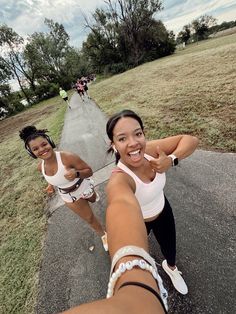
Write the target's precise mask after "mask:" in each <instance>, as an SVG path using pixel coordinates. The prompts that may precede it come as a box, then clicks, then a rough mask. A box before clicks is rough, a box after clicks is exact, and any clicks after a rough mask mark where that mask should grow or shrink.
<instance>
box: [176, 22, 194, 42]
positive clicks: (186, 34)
mask: <svg viewBox="0 0 236 314" xmlns="http://www.w3.org/2000/svg"><path fill="white" fill-rule="evenodd" d="M190 27H191V25H184V26H183V29H182V31H180V32H179V34H178V36H177V42H178V43H185V44H187V43H188V41H189V39H190V37H191V29H190Z"/></svg>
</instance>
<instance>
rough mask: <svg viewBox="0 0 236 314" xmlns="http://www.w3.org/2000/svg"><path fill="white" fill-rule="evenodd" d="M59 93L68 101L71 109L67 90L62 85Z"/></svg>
mask: <svg viewBox="0 0 236 314" xmlns="http://www.w3.org/2000/svg"><path fill="white" fill-rule="evenodd" d="M59 94H60V96H61V98H62V99H63V100H64V101H65V102H66V103H67V105H68V107H69V108H70V109H71V107H70V104H69V101H68V95H67V92H66V91H65V90H64V89H62V87H60V89H59Z"/></svg>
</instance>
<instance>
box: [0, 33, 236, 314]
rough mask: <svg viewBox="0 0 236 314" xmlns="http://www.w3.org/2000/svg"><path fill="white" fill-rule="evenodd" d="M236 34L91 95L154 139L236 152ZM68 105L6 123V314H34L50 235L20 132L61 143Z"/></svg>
mask: <svg viewBox="0 0 236 314" xmlns="http://www.w3.org/2000/svg"><path fill="white" fill-rule="evenodd" d="M235 55H236V34H234V35H231V36H226V37H221V38H217V39H212V40H208V41H204V42H200V43H199V44H193V45H191V46H187V47H186V49H185V50H181V51H178V52H177V53H176V54H174V55H172V56H169V57H166V58H163V59H160V60H157V61H154V62H150V63H147V64H144V65H142V66H140V67H137V68H135V69H132V70H130V71H127V72H125V73H123V74H120V75H116V76H113V77H111V78H109V79H106V80H102V81H99V82H98V83H95V84H92V85H91V86H90V89H89V91H90V93H91V95H92V96H93V98H94V99H95V101H96V102H97V104H98V105H99V106H100V107H101V108H102V110H103V111H105V112H106V113H107V114H108V115H111V114H112V113H114V112H117V111H119V110H121V109H123V108H130V109H133V110H135V111H137V112H138V113H139V114H140V115H141V116H142V117H143V118H144V122H145V125H146V133H147V135H148V137H149V138H156V137H164V136H166V135H171V134H176V133H189V134H195V135H198V136H199V138H200V139H201V147H202V148H206V149H214V150H222V151H228V152H230V151H235V150H236V149H235V121H236V119H235V118H236V117H235V100H236V88H235V87H236V58H235ZM65 109H66V107H65V104H64V102H63V101H62V100H61V99H60V98H59V97H55V98H53V99H51V100H49V101H46V102H43V103H40V104H38V105H37V106H34V107H32V108H30V109H28V110H26V111H24V112H22V113H20V114H18V115H16V116H14V117H11V118H9V119H6V120H3V121H0V134H1V138H0V149H1V154H0V173H1V184H0V204H1V212H0V215H1V220H0V239H1V251H0V259H1V266H0V289H1V291H0V313H2V314H9V313H14V314H31V313H34V306H35V302H36V296H37V283H38V271H39V267H40V261H41V254H42V246H43V241H44V236H45V232H46V227H47V220H46V217H45V215H44V207H45V204H46V197H45V195H43V193H42V192H41V191H42V189H43V187H45V182H44V180H43V179H42V178H41V176H40V175H39V174H38V173H37V172H36V171H35V169H36V165H37V161H34V160H32V159H31V158H30V157H29V156H27V154H26V152H25V150H24V148H23V143H22V142H21V141H20V139H19V137H18V131H19V130H20V129H21V128H22V127H23V126H25V125H27V124H35V125H36V126H38V127H46V128H48V129H49V130H50V135H52V137H53V139H54V140H55V142H56V143H57V142H58V141H59V138H60V134H61V130H62V126H63V120H64V113H65Z"/></svg>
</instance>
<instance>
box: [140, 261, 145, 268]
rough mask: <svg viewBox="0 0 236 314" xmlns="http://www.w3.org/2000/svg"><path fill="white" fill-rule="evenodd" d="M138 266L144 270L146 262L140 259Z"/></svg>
mask: <svg viewBox="0 0 236 314" xmlns="http://www.w3.org/2000/svg"><path fill="white" fill-rule="evenodd" d="M139 266H140V268H142V269H145V268H146V262H145V261H144V260H143V259H141V260H140V261H139Z"/></svg>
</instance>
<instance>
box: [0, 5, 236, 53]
mask: <svg viewBox="0 0 236 314" xmlns="http://www.w3.org/2000/svg"><path fill="white" fill-rule="evenodd" d="M162 3H163V6H164V10H163V11H161V12H160V13H158V14H157V16H156V17H157V18H158V19H161V20H162V21H163V22H164V24H165V26H166V27H167V29H168V30H173V31H174V32H175V33H176V34H177V33H178V32H179V31H180V30H181V29H182V27H183V26H184V25H185V24H188V23H190V22H191V21H192V20H193V19H195V18H198V17H199V16H201V15H203V14H209V15H213V16H214V17H215V18H217V22H218V24H219V23H221V22H223V21H232V20H236V0H163V1H162ZM102 5H104V0H96V1H95V0H0V24H3V23H5V24H7V25H8V26H10V27H12V28H13V29H14V30H15V31H16V32H17V33H18V34H19V35H21V36H23V37H27V35H30V34H32V33H33V32H35V31H45V30H46V28H45V26H44V23H43V21H44V18H45V17H47V18H50V19H53V20H54V21H57V22H59V23H62V24H63V25H64V26H65V29H66V31H67V33H68V34H69V36H70V38H71V44H72V45H73V46H76V47H79V48H80V47H81V44H82V42H83V40H85V38H86V34H87V32H88V30H86V29H85V27H84V19H83V16H82V14H85V15H86V16H87V17H89V16H90V15H91V13H92V12H94V10H95V9H96V7H101V6H102Z"/></svg>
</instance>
